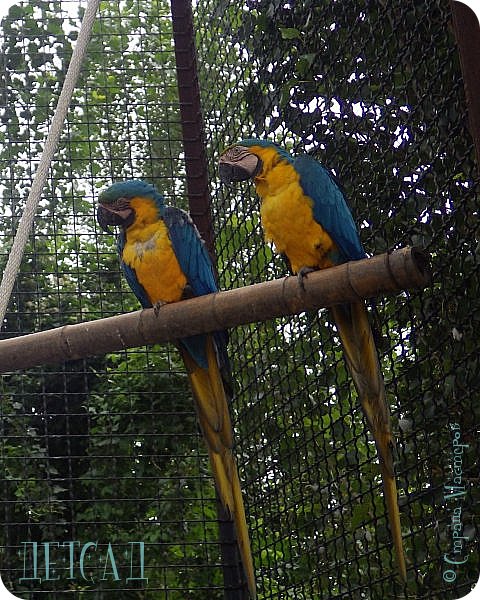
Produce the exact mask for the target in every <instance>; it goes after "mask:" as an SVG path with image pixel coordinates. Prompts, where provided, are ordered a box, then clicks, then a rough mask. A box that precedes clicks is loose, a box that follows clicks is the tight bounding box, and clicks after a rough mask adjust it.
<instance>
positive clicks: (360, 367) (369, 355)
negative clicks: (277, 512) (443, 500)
mask: <svg viewBox="0 0 480 600" xmlns="http://www.w3.org/2000/svg"><path fill="white" fill-rule="evenodd" d="M249 149H250V151H251V152H253V153H254V154H256V155H257V156H259V157H260V158H261V160H262V163H263V168H262V171H261V172H260V174H259V175H258V176H257V177H255V187H256V191H257V193H258V195H259V196H260V198H261V200H262V204H261V207H260V215H261V219H262V226H263V229H264V232H265V238H266V240H267V241H272V242H273V243H274V245H275V247H276V250H277V251H278V252H280V253H283V254H286V256H287V257H288V260H289V261H290V264H291V267H292V270H293V272H294V273H298V272H299V271H300V270H301V269H302V268H303V267H311V268H316V269H324V268H327V267H330V266H332V265H333V263H332V262H331V260H330V258H329V253H330V252H332V251H335V250H336V249H337V248H336V246H335V243H334V242H333V240H332V239H331V237H330V235H329V234H328V233H327V232H326V231H325V230H324V229H323V227H322V226H321V225H320V224H319V223H317V222H316V221H315V219H314V216H313V209H312V207H313V201H312V199H311V198H309V197H308V196H306V195H305V194H304V193H303V189H302V187H301V186H300V182H299V175H298V173H297V172H296V171H295V169H294V167H293V166H292V165H291V164H290V163H288V162H287V161H282V160H281V158H280V157H279V156H278V154H277V151H276V150H275V148H271V147H265V148H264V147H261V146H253V147H250V148H249ZM332 312H333V315H334V318H335V322H336V324H337V327H338V331H339V334H340V337H341V340H342V344H343V347H344V351H345V356H346V361H347V364H348V367H349V370H350V373H351V375H352V379H353V381H354V384H355V387H356V389H357V393H358V397H359V400H360V403H361V405H362V408H363V411H364V413H365V415H366V418H367V421H368V423H369V426H370V429H371V431H372V435H373V437H374V439H375V443H376V446H377V451H378V454H379V457H380V466H381V471H382V477H383V484H384V490H385V491H384V493H385V501H386V504H387V510H388V515H389V522H390V527H391V531H392V537H393V541H394V546H395V550H396V554H397V559H398V566H399V571H400V573H401V576H402V578H403V579H404V580H405V579H406V566H405V555H404V550H403V542H402V532H401V524H400V512H399V508H398V499H397V486H396V482H395V473H394V463H393V456H392V447H393V437H392V433H391V428H390V415H389V411H388V406H387V402H386V395H385V385H384V381H383V376H382V373H381V370H380V364H379V361H378V355H377V351H376V348H375V344H374V341H373V335H372V331H371V328H370V323H369V321H368V314H367V309H366V307H365V304H364V303H363V302H358V303H354V304H351V305H341V306H335V307H333V308H332Z"/></svg>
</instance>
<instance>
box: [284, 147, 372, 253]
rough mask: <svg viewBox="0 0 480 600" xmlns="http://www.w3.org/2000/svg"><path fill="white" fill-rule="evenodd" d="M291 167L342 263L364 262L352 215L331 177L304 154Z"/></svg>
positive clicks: (314, 214)
mask: <svg viewBox="0 0 480 600" xmlns="http://www.w3.org/2000/svg"><path fill="white" fill-rule="evenodd" d="M293 166H294V168H295V170H296V171H297V173H298V174H299V175H300V185H301V186H302V188H303V191H304V192H305V194H306V195H307V196H309V197H310V198H311V199H312V200H313V216H314V218H315V220H316V221H317V222H318V223H320V225H321V226H322V227H323V228H324V229H325V230H326V231H327V232H328V233H329V234H330V236H331V237H332V239H333V240H334V242H335V243H336V244H337V246H338V247H339V249H340V251H341V253H342V255H343V260H345V261H348V260H359V259H361V258H365V257H366V254H365V250H364V249H363V248H362V243H361V242H360V237H359V235H358V230H357V227H356V225H355V221H354V220H353V217H352V213H351V212H350V209H349V208H348V206H347V203H346V201H345V196H344V195H343V193H342V191H341V189H340V188H339V186H338V185H337V183H336V182H335V180H334V178H333V176H332V174H331V173H330V172H329V171H328V170H327V169H325V167H323V166H322V165H321V164H320V163H319V162H317V161H316V160H315V159H314V158H312V157H311V156H309V155H307V154H306V155H303V156H299V157H297V158H295V160H294V161H293Z"/></svg>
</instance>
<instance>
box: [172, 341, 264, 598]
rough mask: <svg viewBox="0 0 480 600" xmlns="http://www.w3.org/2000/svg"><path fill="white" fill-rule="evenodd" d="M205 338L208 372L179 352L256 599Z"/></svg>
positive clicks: (219, 388) (220, 393)
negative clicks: (185, 368)
mask: <svg viewBox="0 0 480 600" xmlns="http://www.w3.org/2000/svg"><path fill="white" fill-rule="evenodd" d="M206 337H207V342H206V343H207V358H208V369H202V368H201V367H199V366H198V365H197V364H196V363H195V361H194V360H193V359H192V358H191V357H190V355H189V354H188V353H187V352H186V351H185V350H184V349H183V348H180V352H181V354H182V357H183V360H184V362H185V365H186V367H187V372H188V376H189V379H190V384H191V386H192V390H193V395H194V398H195V406H196V410H197V416H198V422H199V424H200V428H201V430H202V433H203V437H204V439H205V442H206V444H207V449H208V454H209V457H210V464H211V466H212V472H213V476H214V479H215V484H216V487H217V490H218V494H219V496H220V499H221V501H222V504H223V506H224V507H225V509H226V510H227V511H228V513H229V514H230V515H231V517H232V518H233V521H234V523H235V531H236V534H237V542H238V547H239V550H240V556H241V559H242V564H243V568H244V570H245V574H246V577H247V585H248V589H249V592H250V596H251V597H252V598H253V599H255V598H256V589H255V572H254V567H253V559H252V552H251V549H250V538H249V535H248V528H247V521H246V516H245V508H244V505H243V498H242V491H241V487H240V480H239V477H238V470H237V465H236V462H235V458H234V456H233V452H232V446H233V431H232V424H231V420H230V413H229V410H228V398H227V396H226V393H225V388H224V386H223V383H222V376H221V373H220V370H219V368H218V361H217V355H216V352H215V348H214V344H213V340H212V336H211V335H208V336H206Z"/></svg>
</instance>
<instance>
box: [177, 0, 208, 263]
mask: <svg viewBox="0 0 480 600" xmlns="http://www.w3.org/2000/svg"><path fill="white" fill-rule="evenodd" d="M171 6H172V22H173V39H174V43H175V59H176V66H177V85H178V97H179V101H180V116H181V121H182V136H183V148H184V151H185V169H186V174H187V192H188V201H189V209H190V214H191V216H192V219H193V220H194V222H195V224H196V226H197V227H198V230H199V231H200V233H201V235H202V237H203V239H204V240H205V243H206V244H207V248H208V250H209V251H210V253H211V254H212V256H214V233H213V227H212V216H211V211H210V197H209V186H208V164H207V155H206V152H205V141H204V130H203V117H202V108H201V102H200V86H199V83H198V73H197V59H196V51H195V34H194V29H193V13H192V5H191V3H190V1H189V0H171Z"/></svg>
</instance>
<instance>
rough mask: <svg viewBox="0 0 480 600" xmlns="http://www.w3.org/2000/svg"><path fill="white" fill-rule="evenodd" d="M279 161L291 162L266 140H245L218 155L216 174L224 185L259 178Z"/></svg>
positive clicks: (287, 156)
mask: <svg viewBox="0 0 480 600" xmlns="http://www.w3.org/2000/svg"><path fill="white" fill-rule="evenodd" d="M281 160H285V161H287V162H292V158H291V157H290V155H289V154H288V153H287V152H286V151H285V150H284V149H283V148H281V147H280V146H277V144H274V143H273V142H270V141H268V140H256V139H253V138H249V139H245V140H242V141H240V142H238V144H235V145H233V146H229V147H228V148H226V149H225V150H224V151H223V152H222V154H221V155H220V158H219V161H218V172H219V175H220V180H221V181H222V182H223V183H225V184H227V185H228V184H230V183H233V182H236V181H245V180H247V179H255V178H261V177H262V175H263V173H265V171H266V170H268V169H270V168H271V167H272V166H273V165H274V164H276V163H278V162H279V161H281Z"/></svg>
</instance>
